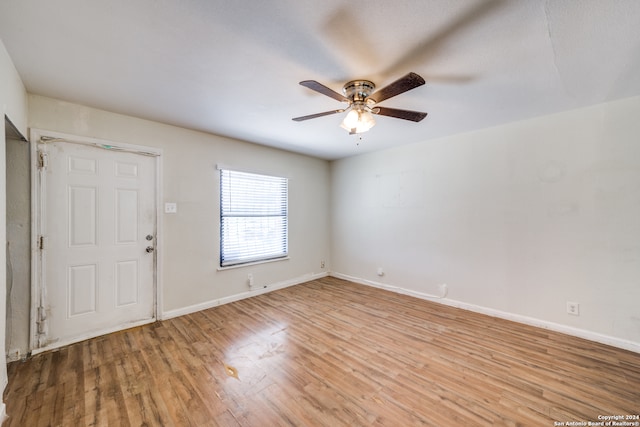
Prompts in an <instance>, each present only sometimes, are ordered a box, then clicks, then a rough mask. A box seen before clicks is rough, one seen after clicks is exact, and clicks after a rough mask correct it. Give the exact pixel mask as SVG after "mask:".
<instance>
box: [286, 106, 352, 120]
mask: <svg viewBox="0 0 640 427" xmlns="http://www.w3.org/2000/svg"><path fill="white" fill-rule="evenodd" d="M336 113H344V109H341V110H331V111H325V112H324V113H316V114H309V115H308V116H301V117H294V118H293V119H291V120H293V121H295V122H302V121H305V120H309V119H315V118H317V117H322V116H328V115H331V114H336Z"/></svg>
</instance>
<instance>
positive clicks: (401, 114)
mask: <svg viewBox="0 0 640 427" xmlns="http://www.w3.org/2000/svg"><path fill="white" fill-rule="evenodd" d="M371 112H372V113H373V114H378V115H380V116H389V117H395V118H396V119H404V120H410V121H412V122H419V121H420V120H422V119H424V118H425V117H427V113H422V112H420V111H411V110H398V109H397V108H386V107H376V108H374V109H372V110H371Z"/></svg>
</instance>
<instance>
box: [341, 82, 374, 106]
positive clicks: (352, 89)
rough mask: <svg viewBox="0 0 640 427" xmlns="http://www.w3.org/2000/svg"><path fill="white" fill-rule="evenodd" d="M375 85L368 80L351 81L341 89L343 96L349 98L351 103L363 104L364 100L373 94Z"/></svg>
mask: <svg viewBox="0 0 640 427" xmlns="http://www.w3.org/2000/svg"><path fill="white" fill-rule="evenodd" d="M375 88H376V85H374V84H373V82H370V81H369V80H352V81H350V82H349V83H347V84H345V85H344V87H343V88H342V93H344V96H346V97H347V98H349V99H350V100H351V102H354V103H356V102H358V103H359V102H364V101H365V99H366V98H367V97H368V96H369V95H371V94H372V93H373V91H374V90H375Z"/></svg>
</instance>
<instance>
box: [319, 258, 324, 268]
mask: <svg viewBox="0 0 640 427" xmlns="http://www.w3.org/2000/svg"><path fill="white" fill-rule="evenodd" d="M320 268H324V260H323V261H320Z"/></svg>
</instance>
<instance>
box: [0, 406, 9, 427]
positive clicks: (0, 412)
mask: <svg viewBox="0 0 640 427" xmlns="http://www.w3.org/2000/svg"><path fill="white" fill-rule="evenodd" d="M7 418H8V417H7V405H5V403H4V402H2V403H0V425H2V423H4V420H6V419H7Z"/></svg>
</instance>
